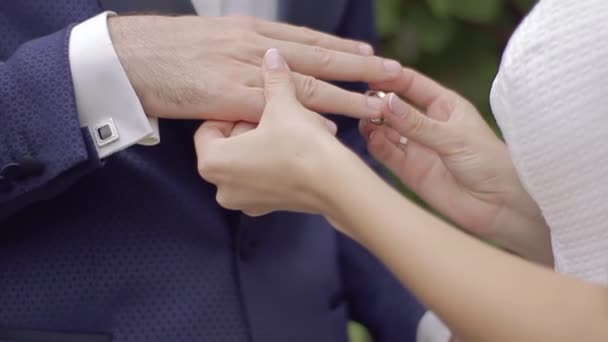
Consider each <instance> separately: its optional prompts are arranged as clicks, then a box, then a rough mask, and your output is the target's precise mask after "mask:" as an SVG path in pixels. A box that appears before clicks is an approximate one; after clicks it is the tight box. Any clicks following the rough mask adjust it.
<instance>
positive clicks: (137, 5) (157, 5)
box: [99, 0, 195, 14]
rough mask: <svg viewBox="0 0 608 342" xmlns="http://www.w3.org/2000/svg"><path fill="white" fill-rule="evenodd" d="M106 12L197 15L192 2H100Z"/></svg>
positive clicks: (131, 0) (112, 0)
mask: <svg viewBox="0 0 608 342" xmlns="http://www.w3.org/2000/svg"><path fill="white" fill-rule="evenodd" d="M99 2H100V4H101V7H102V8H103V9H105V10H110V11H114V12H117V13H127V12H146V11H148V12H150V11H152V12H161V13H166V14H195V11H194V7H193V6H192V2H191V1H190V0H99Z"/></svg>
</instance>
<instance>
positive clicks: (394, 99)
mask: <svg viewBox="0 0 608 342" xmlns="http://www.w3.org/2000/svg"><path fill="white" fill-rule="evenodd" d="M388 109H389V110H390V111H391V113H393V115H395V116H398V117H400V118H402V117H404V116H405V114H407V104H406V103H405V102H403V101H402V100H401V99H400V98H399V97H398V96H397V95H395V93H391V94H390V95H389V98H388Z"/></svg>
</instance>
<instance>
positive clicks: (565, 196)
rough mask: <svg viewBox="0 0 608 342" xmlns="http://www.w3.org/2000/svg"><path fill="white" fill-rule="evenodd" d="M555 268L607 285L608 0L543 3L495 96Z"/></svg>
mask: <svg viewBox="0 0 608 342" xmlns="http://www.w3.org/2000/svg"><path fill="white" fill-rule="evenodd" d="M491 102H492V110H493V112H494V114H495V116H496V118H497V120H498V123H499V125H500V128H501V129H502V131H503V134H504V136H505V139H506V141H507V143H508V145H509V149H510V151H511V153H512V156H513V159H514V163H515V166H516V168H517V170H518V172H519V175H520V177H521V179H522V181H523V183H524V185H525V187H526V189H527V190H528V191H529V192H530V194H531V196H532V197H533V198H534V199H535V200H536V201H537V203H538V204H539V206H540V207H541V210H542V212H543V215H544V216H545V219H546V220H547V223H548V225H549V226H550V229H551V240H552V241H551V242H552V246H553V252H554V255H555V268H556V270H557V271H559V272H561V273H565V274H570V275H573V276H576V277H578V278H581V279H584V280H588V281H592V282H594V283H598V284H603V285H608V1H607V0H584V1H581V0H541V1H540V2H539V3H538V4H537V5H536V7H535V8H534V10H533V11H532V12H531V13H530V15H529V16H528V17H527V19H525V21H524V22H523V23H522V25H521V26H520V27H519V28H518V30H517V31H516V33H515V34H514V36H513V37H512V39H511V41H510V43H509V45H508V47H507V50H506V51H505V54H504V56H503V60H502V64H501V67H500V71H499V73H498V76H497V77H496V80H495V81H494V85H493V88H492V93H491Z"/></svg>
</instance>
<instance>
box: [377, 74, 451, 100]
mask: <svg viewBox="0 0 608 342" xmlns="http://www.w3.org/2000/svg"><path fill="white" fill-rule="evenodd" d="M370 86H371V87H372V88H373V89H381V90H384V91H391V92H395V93H397V94H399V95H401V96H402V97H404V98H406V99H408V100H409V101H410V102H411V103H412V104H414V105H416V106H418V107H420V108H424V109H428V108H429V107H430V106H431V105H432V104H433V103H435V102H436V101H438V100H440V99H446V97H448V98H449V97H453V96H454V93H453V92H452V91H451V90H449V89H448V88H445V87H444V86H442V85H441V84H439V83H437V82H435V81H434V80H433V79H431V78H429V77H427V76H425V75H423V74H421V73H419V72H417V71H415V70H413V69H409V68H404V69H403V72H402V73H401V76H400V77H399V78H397V79H394V80H391V81H388V82H381V83H372V84H370Z"/></svg>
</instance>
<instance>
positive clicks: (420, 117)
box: [361, 69, 551, 263]
mask: <svg viewBox="0 0 608 342" xmlns="http://www.w3.org/2000/svg"><path fill="white" fill-rule="evenodd" d="M373 86H374V88H376V89H383V90H387V91H394V92H396V93H398V94H399V95H400V96H401V97H403V98H405V99H407V100H408V101H409V102H410V103H411V104H412V105H409V104H407V103H406V102H404V101H402V100H401V99H400V98H399V96H397V95H396V94H394V93H393V94H390V95H389V96H388V97H387V98H385V110H384V120H385V122H386V125H383V126H376V125H373V124H371V123H369V122H368V121H365V120H364V121H362V125H361V131H362V133H363V134H364V136H365V137H366V138H367V139H368V148H369V151H370V153H371V154H372V155H373V156H374V157H375V158H377V159H378V160H379V161H380V162H382V163H384V164H385V165H386V166H387V167H388V168H389V169H390V170H391V171H392V172H393V173H394V174H395V175H396V176H398V177H399V178H400V179H401V180H402V181H403V183H404V184H405V185H406V186H408V187H409V188H410V189H412V190H413V191H414V192H416V193H417V194H418V195H419V196H420V197H421V198H422V199H424V200H425V201H426V202H427V203H429V204H430V205H432V206H433V207H434V208H436V209H437V210H438V211H440V212H441V213H443V214H444V215H446V216H447V217H449V218H450V219H452V220H453V221H455V222H456V223H457V224H459V225H461V226H463V227H464V228H466V229H468V230H470V231H471V232H473V233H475V234H476V235H479V236H482V237H486V238H491V239H494V240H495V241H497V242H499V243H502V244H503V245H504V246H505V247H507V248H510V249H513V250H515V251H516V252H519V253H521V254H524V255H526V256H528V257H530V258H534V259H536V260H538V261H543V262H546V263H549V262H551V253H550V248H549V247H550V246H549V238H548V229H547V228H546V224H545V222H544V219H543V217H542V215H541V212H540V210H539V208H538V206H537V205H536V203H535V202H534V201H533V200H532V198H530V196H529V195H528V193H527V192H526V190H525V189H524V187H523V185H522V184H521V182H520V180H519V177H518V176H517V173H516V171H515V167H514V166H513V162H512V160H511V158H510V154H509V152H508V150H507V147H506V145H505V144H504V143H503V142H502V140H500V139H499V138H498V137H497V136H496V134H495V133H494V132H493V131H492V130H491V129H490V127H489V126H488V125H487V123H486V122H485V121H484V120H483V118H482V117H481V115H480V114H479V112H478V111H477V110H476V109H475V107H474V106H473V105H472V104H471V103H469V102H468V101H466V100H465V99H464V98H462V97H461V96H459V95H458V94H456V93H455V92H453V91H451V90H448V89H446V88H444V87H443V86H441V85H439V84H437V83H436V82H434V81H433V80H431V79H429V78H427V77H425V76H423V75H421V74H419V73H417V72H416V71H413V70H410V69H405V70H404V73H403V76H402V78H401V79H399V80H397V81H394V82H390V83H384V84H375V85H373ZM417 108H420V110H418V109H417ZM401 136H403V137H406V138H407V139H408V140H409V141H408V142H407V143H405V144H403V142H404V140H403V139H401ZM400 140H401V142H400ZM531 240H534V241H531ZM540 240H543V243H541V246H545V247H543V248H542V250H538V249H534V250H530V248H531V246H533V245H534V244H536V243H538V242H540Z"/></svg>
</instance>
